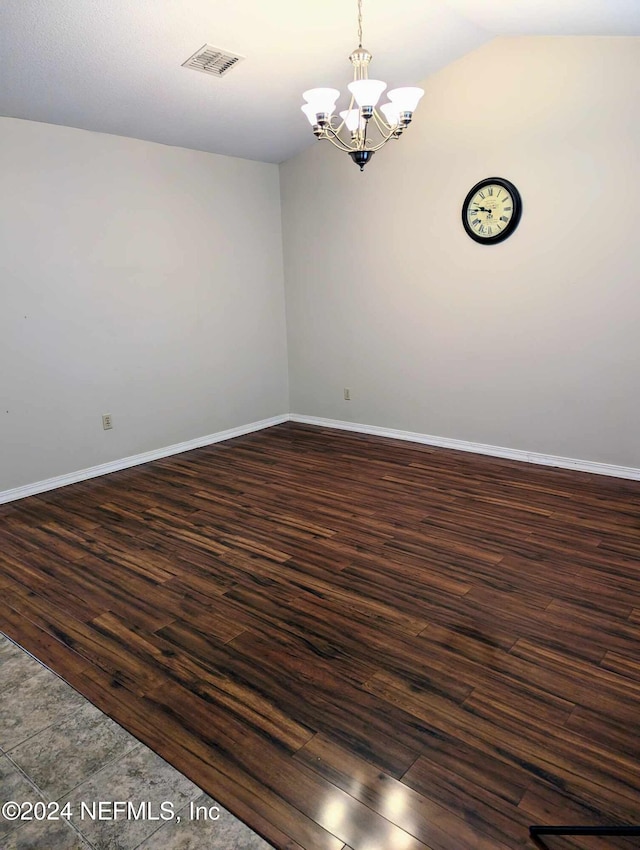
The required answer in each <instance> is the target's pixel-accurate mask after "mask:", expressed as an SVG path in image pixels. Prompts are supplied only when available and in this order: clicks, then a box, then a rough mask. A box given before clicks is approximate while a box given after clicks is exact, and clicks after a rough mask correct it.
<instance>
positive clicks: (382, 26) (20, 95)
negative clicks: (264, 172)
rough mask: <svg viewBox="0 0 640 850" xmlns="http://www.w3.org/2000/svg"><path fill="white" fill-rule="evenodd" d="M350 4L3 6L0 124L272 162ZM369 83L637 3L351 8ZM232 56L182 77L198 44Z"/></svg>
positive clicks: (467, 1) (190, 1) (379, 3)
mask: <svg viewBox="0 0 640 850" xmlns="http://www.w3.org/2000/svg"><path fill="white" fill-rule="evenodd" d="M356 11H357V6H356V0H4V2H3V3H2V4H1V5H0V115H5V116H11V117H14V118H27V119H31V120H34V121H45V122H48V123H51V124H63V125H67V126H70V127H81V128H84V129H87V130H96V131H99V132H104V133H114V134H116V135H121V136H131V137H133V138H138V139H147V140H149V141H154V142H162V143H164V144H168V145H179V146H182V147H186V148H194V149H196V150H203V151H211V152H214V153H222V154H230V155H233V156H241V157H246V158H249V159H258V160H263V161H266V162H281V161H283V160H285V159H287V158H288V157H290V156H292V155H294V154H296V153H298V152H299V151H300V150H302V149H303V148H304V147H306V146H308V145H309V144H312V143H313V142H314V139H313V136H312V134H311V128H310V127H309V124H308V122H307V120H306V119H305V117H304V116H303V114H302V112H300V105H301V103H302V98H301V92H302V91H304V90H305V89H307V88H310V87H313V86H317V85H330V86H334V87H336V88H339V89H341V90H342V91H343V92H344V91H345V87H346V84H347V82H349V81H350V79H351V65H350V64H349V62H348V58H347V57H348V55H349V53H350V52H351V50H352V49H353V48H354V47H355V46H356V43H357V37H356V36H357V26H356ZM363 11H364V38H363V42H364V45H365V46H366V47H367V48H369V50H371V52H372V53H373V55H374V59H373V63H372V65H371V76H372V77H377V78H380V79H384V80H386V81H387V82H388V83H389V84H390V86H396V85H407V84H415V83H417V82H418V81H420V80H421V79H424V78H425V77H427V76H428V75H429V74H432V73H433V72H434V71H436V70H438V69H439V68H442V67H444V66H445V65H447V64H448V63H450V62H452V61H453V60H455V59H457V58H458V57H460V56H462V55H463V54H465V53H467V52H469V51H470V50H473V49H474V48H476V47H478V46H479V45H481V44H483V43H484V42H486V41H488V40H489V39H491V38H493V37H494V36H496V35H516V34H535V35H632V36H638V35H640V0H364V3H363ZM205 43H208V44H212V45H214V46H216V47H222V48H224V49H226V50H229V51H231V52H234V53H239V54H241V55H243V56H245V57H246V59H245V60H244V61H243V62H240V63H239V64H238V65H237V66H236V67H235V68H234V69H233V70H232V71H231V72H229V74H228V75H227V76H225V77H222V78H221V79H217V78H214V77H210V76H208V75H206V74H201V73H198V72H196V71H191V70H187V69H185V68H182V67H181V65H182V63H183V62H184V61H185V60H186V59H188V58H189V57H190V56H191V55H192V54H193V53H194V52H195V51H196V50H198V49H199V48H200V47H201V46H202V45H203V44H205Z"/></svg>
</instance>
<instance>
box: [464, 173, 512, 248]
mask: <svg viewBox="0 0 640 850" xmlns="http://www.w3.org/2000/svg"><path fill="white" fill-rule="evenodd" d="M485 186H502V187H503V188H504V189H506V190H507V192H509V194H510V195H511V197H512V198H513V215H512V216H511V219H510V220H509V222H508V223H507V224H506V225H505V226H504V228H503V229H502V230H501V231H500V232H499V233H497V234H496V235H495V236H488V237H483V236H479V235H478V234H477V233H476V232H475V230H473V228H472V227H471V225H470V224H469V222H468V220H467V208H468V206H469V204H470V202H471V199H472V198H473V196H474V195H475V193H476V192H477V191H478V190H480V189H482V188H483V187H485ZM521 215H522V198H521V197H520V192H518V190H517V189H516V187H515V186H514V185H513V183H511V181H509V180H505V179H504V177H485V179H484V180H480V182H478V183H476V185H475V186H474V187H473V188H472V189H470V190H469V192H468V193H467V197H466V198H465V199H464V204H463V205H462V225H463V227H464V229H465V230H466V231H467V234H468V235H469V236H470V237H471V238H472V239H473V241H474V242H478V243H480V245H496V244H497V243H498V242H503V241H504V240H505V239H506V238H507V237H509V236H511V234H512V233H513V231H514V230H515V229H516V227H517V226H518V224H519V223H520V216H521Z"/></svg>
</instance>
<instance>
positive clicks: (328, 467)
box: [0, 424, 640, 850]
mask: <svg viewBox="0 0 640 850" xmlns="http://www.w3.org/2000/svg"><path fill="white" fill-rule="evenodd" d="M639 559H640V484H638V483H637V482H629V481H622V480H617V479H611V478H605V477H599V476H591V475H587V474H583V473H574V472H569V471H565V470H553V469H549V468H545V467H536V466H533V465H526V464H518V463H516V462H511V461H503V460H497V459H493V458H487V457H482V456H478V455H471V454H463V453H456V452H453V451H447V450H442V449H434V448H430V447H427V446H416V445H411V444H407V443H400V442H395V441H391V440H384V439H378V438H373V437H366V436H362V435H355V434H346V433H340V432H335V431H329V430H326V429H320V428H312V427H310V426H301V425H292V424H287V425H282V426H278V427H276V428H272V429H270V430H268V431H263V432H261V433H258V434H254V435H250V436H247V437H242V438H239V439H236V440H233V441H230V442H228V443H224V444H218V445H216V446H213V447H211V448H206V449H199V450H197V451H193V452H190V453H188V454H183V455H178V456H175V457H172V458H168V459H166V460H161V461H157V462H154V463H151V464H148V465H146V466H143V467H137V468H135V469H131V470H126V471H123V472H119V473H114V474H112V475H109V476H106V477H104V478H101V479H95V480H93V481H88V482H85V483H82V484H77V485H73V486H71V487H67V488H65V489H63V490H58V491H55V492H52V493H48V494H44V495H42V496H37V497H32V498H29V499H25V500H23V501H21V502H15V503H13V504H10V505H6V506H4V507H0V593H1V596H2V601H1V602H0V630H2V631H4V632H5V633H6V634H7V635H9V636H10V637H11V638H13V639H15V640H16V641H17V642H19V643H20V644H22V645H23V646H24V647H25V648H26V649H28V650H29V651H30V652H32V653H33V654H34V655H36V656H37V657H38V658H40V659H41V660H42V661H44V662H45V663H46V664H48V665H49V666H50V667H52V668H53V669H54V670H56V671H57V672H58V673H60V674H61V675H62V676H63V677H64V678H65V679H66V680H67V681H68V682H70V683H71V684H72V685H73V686H74V687H76V688H77V689H78V690H79V691H81V692H82V693H83V694H84V695H86V696H87V697H88V698H89V699H90V700H92V701H93V702H94V703H95V704H96V705H98V706H99V707H100V708H101V709H102V710H103V711H105V712H107V713H108V714H110V715H111V716H112V717H113V718H115V719H116V720H117V721H118V722H119V723H121V724H122V725H123V726H125V727H126V728H128V729H129V730H130V731H131V732H132V733H133V734H134V735H136V736H137V737H138V738H140V739H141V740H142V741H144V742H145V743H146V744H147V745H149V746H150V747H152V748H153V749H154V750H156V751H157V752H158V753H159V754H160V755H162V756H163V757H164V758H166V759H167V760H168V761H170V762H171V763H172V764H174V765H175V766H176V767H177V768H179V769H180V770H182V771H183V772H184V773H186V774H187V775H188V776H189V777H190V778H192V779H193V780H194V781H196V782H197V783H198V784H199V785H201V786H202V787H203V788H205V789H206V790H207V791H208V792H209V793H210V794H211V795H212V796H213V797H215V798H217V799H218V800H219V801H220V802H221V803H222V804H223V805H225V806H226V807H227V808H229V809H230V810H231V811H233V812H234V813H235V814H236V815H237V816H238V817H240V818H242V819H243V820H244V821H246V823H248V824H249V825H250V826H251V827H253V828H254V829H255V830H257V831H258V832H259V833H260V834H262V835H263V836H264V837H265V838H266V839H267V840H269V841H270V842H271V843H272V844H273V845H274V846H275V847H277V848H283V850H284V848H286V850H301V848H304V850H343V849H344V850H349V848H353V850H418V848H432V850H467V848H474V850H507V848H508V849H509V850H513V849H514V848H521V847H530V846H531V845H530V843H529V839H528V836H527V828H528V826H529V825H530V824H532V823H545V822H546V823H554V822H555V823H567V822H569V823H582V824H622V823H638V822H640V772H639V770H638V768H639V762H640V561H639ZM631 846H636V847H637V846H638V840H635V843H634V842H633V841H632V840H631V839H627V840H626V842H625V841H623V840H621V839H615V840H614V839H598V840H596V839H581V840H580V841H579V842H578V841H577V840H573V842H572V841H570V840H568V839H555V840H554V841H553V843H552V840H551V839H550V840H549V848H551V850H556V848H569V847H572V848H576V847H579V848H583V850H584V848H593V850H604V848H609V847H626V848H629V847H631Z"/></svg>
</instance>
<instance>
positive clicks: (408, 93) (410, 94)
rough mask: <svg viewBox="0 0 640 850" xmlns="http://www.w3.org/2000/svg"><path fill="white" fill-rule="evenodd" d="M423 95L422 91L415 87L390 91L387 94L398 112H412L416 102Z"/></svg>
mask: <svg viewBox="0 0 640 850" xmlns="http://www.w3.org/2000/svg"><path fill="white" fill-rule="evenodd" d="M423 94H424V89H419V88H416V87H415V86H405V87H404V88H401V89H392V90H391V91H390V92H387V95H388V97H389V100H390V101H391V102H392V103H393V105H394V106H395V107H396V108H397V110H398V112H414V111H415V108H416V106H417V105H418V101H419V100H420V98H421V97H422V95H423Z"/></svg>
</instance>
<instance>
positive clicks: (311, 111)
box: [300, 103, 318, 127]
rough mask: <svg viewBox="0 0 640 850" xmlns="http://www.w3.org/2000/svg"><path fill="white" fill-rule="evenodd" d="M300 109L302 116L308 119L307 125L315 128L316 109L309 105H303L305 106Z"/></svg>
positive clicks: (316, 120) (316, 121)
mask: <svg viewBox="0 0 640 850" xmlns="http://www.w3.org/2000/svg"><path fill="white" fill-rule="evenodd" d="M300 109H301V110H302V111H303V112H304V114H305V115H306V116H307V118H308V119H309V124H311V126H312V127H315V125H316V124H317V123H318V119H317V118H316V108H315V106H311V104H310V103H305V105H304V106H301V107H300Z"/></svg>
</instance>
